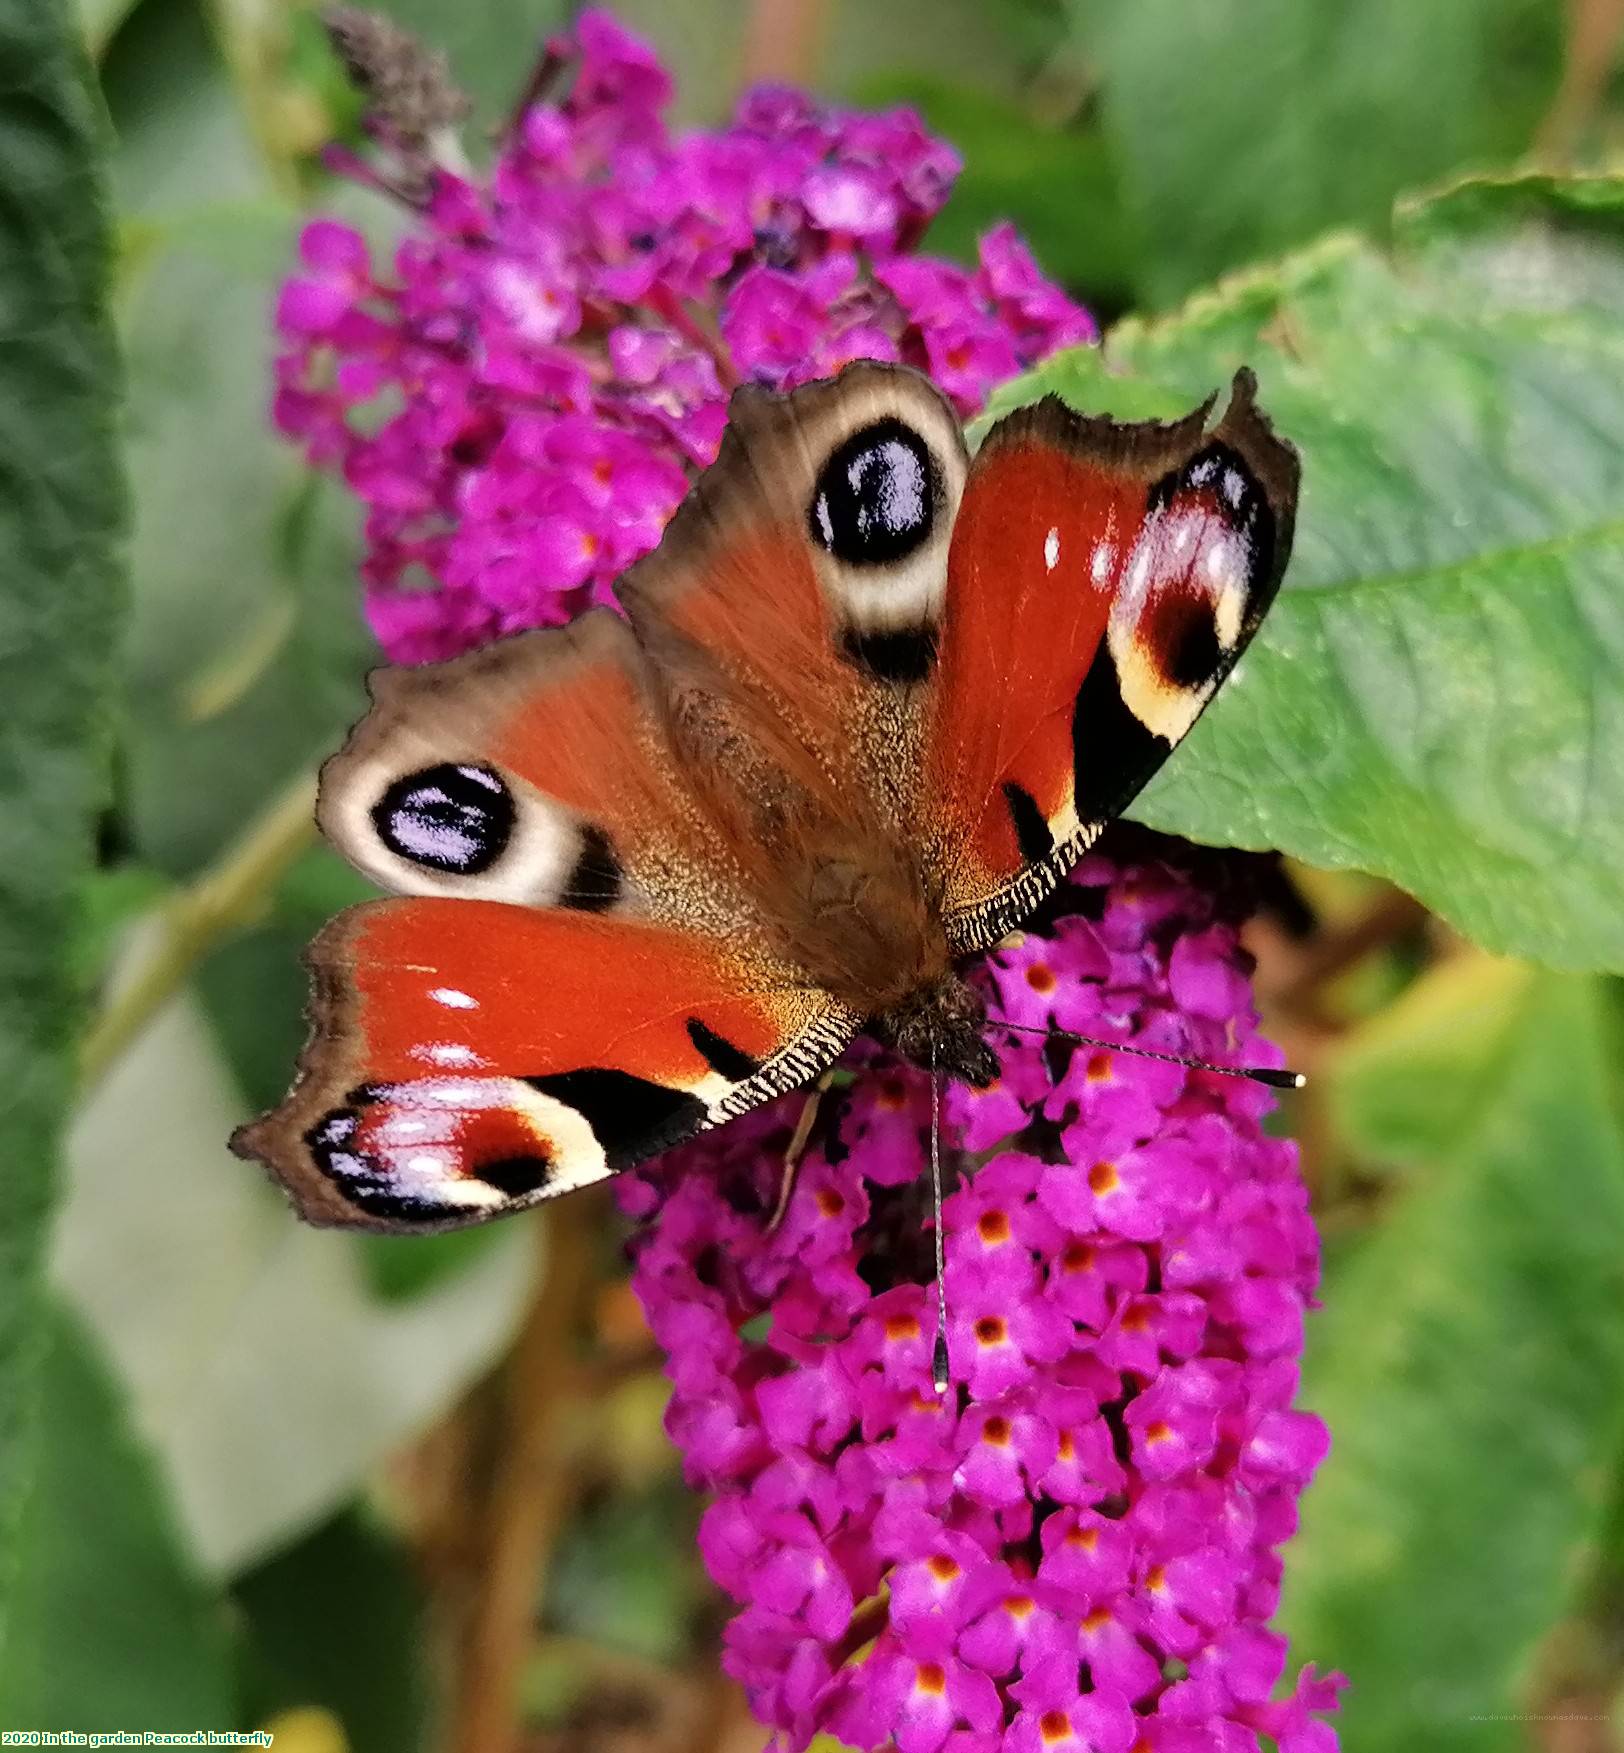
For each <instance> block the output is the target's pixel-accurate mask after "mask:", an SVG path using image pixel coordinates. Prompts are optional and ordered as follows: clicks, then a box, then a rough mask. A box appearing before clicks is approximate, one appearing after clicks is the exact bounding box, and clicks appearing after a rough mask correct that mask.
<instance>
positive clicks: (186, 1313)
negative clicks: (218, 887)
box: [53, 996, 536, 1573]
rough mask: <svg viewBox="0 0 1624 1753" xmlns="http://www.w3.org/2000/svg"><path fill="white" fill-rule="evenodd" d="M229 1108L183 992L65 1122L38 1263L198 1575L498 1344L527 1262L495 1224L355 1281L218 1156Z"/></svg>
mask: <svg viewBox="0 0 1624 1753" xmlns="http://www.w3.org/2000/svg"><path fill="white" fill-rule="evenodd" d="M243 1118H244V1107H243V1104H242V1101H241V1098H240V1097H239V1096H238V1094H237V1093H236V1090H235V1088H234V1086H233V1083H232V1079H231V1076H230V1074H229V1071H228V1069H227V1067H226V1065H225V1063H224V1061H223V1059H222V1057H221V1055H220V1052H219V1049H218V1047H217V1046H216V1044H215V1043H214V1041H213V1040H212V1038H211V1037H210V1034H209V1032H208V1030H207V1028H206V1026H205V1025H204V1022H203V1020H202V1017H201V1015H200V1013H199V1010H198V1007H197V1005H196V1003H195V1001H194V1000H193V999H192V998H191V997H190V996H187V997H185V998H183V999H182V1000H180V1001H178V1002H176V1003H174V1004H172V1005H170V1006H169V1008H168V1009H167V1010H166V1011H164V1012H163V1013H162V1014H161V1015H160V1016H159V1017H158V1018H157V1019H155V1021H154V1022H153V1023H152V1024H151V1025H149V1027H148V1028H147V1030H146V1031H145V1032H144V1033H143V1034H142V1036H141V1037H140V1038H139V1039H138V1040H137V1041H136V1042H135V1043H134V1045H133V1046H132V1047H131V1048H130V1049H129V1051H128V1052H127V1053H126V1054H125V1055H124V1057H123V1058H122V1059H121V1060H120V1061H119V1062H118V1063H117V1064H116V1065H115V1066H113V1068H112V1069H111V1070H110V1071H109V1073H108V1075H107V1076H106V1078H105V1079H104V1081H103V1082H102V1083H101V1084H100V1085H99V1087H98V1088H97V1090H96V1092H95V1094H94V1096H93V1097H92V1098H91V1100H90V1101H89V1102H88V1103H87V1104H86V1106H85V1109H84V1111H83V1112H82V1113H81V1114H80V1116H79V1118H78V1120H77V1122H76V1124H75V1127H74V1132H73V1139H72V1154H71V1169H72V1172H71V1176H70V1182H69V1189H68V1198H67V1201H66V1204H65V1206H64V1209H63V1212H62V1216H61V1220H60V1222H59V1224H58V1227H57V1236H56V1248H55V1254H54V1258H53V1271H54V1276H55V1279H56V1282H57V1284H58V1285H59V1286H61V1288H62V1290H63V1293H64V1295H65V1296H66V1297H67V1299H68V1300H69V1301H70V1302H71V1304H72V1306H73V1307H75V1308H76V1309H78V1310H79V1311H80V1312H81V1313H82V1314H83V1315H84V1316H85V1317H86V1318H87V1319H88V1321H89V1323H90V1325H91V1327H92V1329H93V1330H94V1332H95V1334H96V1336H97V1337H98V1338H99V1339H100V1341H101V1342H102V1344H103V1345H104V1346H105V1348H106V1351H107V1354H108V1357H109V1359H110V1360H111V1362H112V1363H113V1365H114V1367H115V1369H116V1371H117V1373H118V1375H119V1378H120V1379H121V1381H122V1382H123V1383H124V1385H125V1387H126V1389H127V1391H128V1392H129V1395H130V1397H131V1405H132V1417H133V1419H134V1422H135V1425H136V1428H137V1430H138V1431H140V1432H141V1434H142V1435H143V1436H145V1437H146V1439H147V1440H148V1441H149V1442H150V1443H151V1445H152V1447H153V1448H154V1450H155V1451H156V1452H157V1453H158V1454H159V1456H160V1457H161V1458H162V1460H163V1461H164V1463H165V1466H166V1469H167V1473H168V1477H169V1480H170V1483H171V1485H172V1488H173V1490H174V1493H175V1499H176V1503H177V1506H178V1508H179V1511H180V1515H181V1519H182V1523H183V1526H184V1527H185V1529H186V1531H187V1535H188V1539H189V1541H190V1543H191V1545H192V1547H193V1549H194V1550H195V1551H196V1552H197V1554H198V1557H199V1559H200V1560H201V1562H202V1563H203V1564H204V1566H205V1567H206V1568H207V1569H208V1570H209V1571H210V1572H211V1573H224V1572H227V1571H232V1570H236V1569H239V1568H241V1567H242V1566H243V1565H245V1564H248V1563H252V1562H254V1561H256V1560H258V1559H260V1558H262V1557H264V1556H265V1555H266V1554H267V1553H269V1552H271V1551H273V1550H275V1549H276V1548H278V1547H279V1546H281V1545H284V1544H285V1543H286V1542H287V1541H288V1540H290V1539H291V1538H293V1537H295V1536H296V1535H298V1534H299V1533H301V1532H302V1531H303V1530H304V1529H306V1528H309V1527H311V1526H312V1525H314V1524H316V1523H318V1522H320V1521H321V1520H322V1519H324V1518H325V1517H327V1516H329V1515H331V1514H332V1513H333V1512H334V1510H335V1509H337V1508H338V1507H339V1506H340V1505H341V1504H343V1503H346V1502H348V1501H349V1500H350V1499H351V1498H352V1497H353V1496H354V1494H355V1491H356V1488H357V1486H358V1484H359V1483H360V1482H361V1481H362V1480H363V1479H364V1478H365V1477H366V1475H367V1474H368V1472H369V1471H370V1470H371V1469H372V1468H373V1467H375V1466H376V1465H377V1464H378V1463H379V1461H380V1460H382V1459H383V1458H384V1456H386V1455H387V1454H388V1453H389V1452H390V1451H391V1450H392V1449H395V1448H397V1447H398V1446H399V1445H400V1444H402V1443H403V1442H406V1441H408V1440H409V1439H410V1438H411V1437H413V1436H414V1435H415V1434H416V1433H417V1432H418V1431H420V1430H421V1429H422V1428H423V1426H424V1425H425V1424H427V1423H428V1422H429V1421H430V1420H432V1419H433V1418H434V1417H435V1416H436V1415H437V1414H438V1413H439V1412H440V1411H441V1410H442V1409H443V1408H444V1407H445V1406H446V1405H447V1404H448V1403H449V1402H450V1401H451V1400H452V1399H453V1398H455V1396H456V1395H457V1394H458V1393H460V1392H461V1391H462V1390H463V1389H464V1388H465V1387H466V1386H467V1385H468V1383H469V1382H470V1381H471V1380H473V1379H474V1378H475V1377H477V1376H478V1375H479V1374H480V1373H482V1372H483V1371H484V1370H485V1369H487V1368H488V1367H489V1366H490V1364H491V1362H492V1361H493V1359H494V1358H495V1356H496V1355H497V1354H498V1353H499V1352H500V1350H501V1348H502V1347H503V1346H504V1345H505V1344H506V1343H507V1341H508V1339H509V1337H510V1336H511V1334H512V1331H513V1328H514V1325H515V1323H516V1321H517V1319H518V1317H519V1315H520V1313H521V1312H522V1310H523V1307H524V1303H525V1298H526V1296H527V1294H528V1291H529V1288H530V1284H531V1282H532V1277H533V1272H534V1261H535V1257H536V1236H535V1233H534V1231H533V1229H532V1228H531V1227H530V1225H529V1224H528V1222H526V1221H518V1222H514V1223H509V1224H504V1225H502V1226H500V1228H501V1230H502V1232H504V1233H502V1234H500V1235H499V1236H498V1237H497V1238H495V1239H494V1240H492V1241H491V1242H490V1243H489V1244H488V1245H487V1246H486V1247H485V1248H484V1249H483V1250H482V1251H481V1253H480V1254H479V1256H478V1257H477V1258H476V1259H475V1260H474V1261H472V1262H471V1263H469V1264H468V1265H466V1266H465V1267H464V1269H463V1270H461V1271H459V1272H456V1273H454V1274H451V1275H448V1276H445V1277H442V1278H441V1279H439V1280H437V1281H436V1282H435V1284H434V1285H433V1287H432V1289H431V1290H429V1291H428V1292H427V1293H426V1294H423V1295H420V1296H416V1297H413V1298H412V1299H411V1300H410V1301H395V1302H389V1301H384V1300H382V1299H380V1298H378V1297H377V1296H376V1295H374V1294H373V1292H372V1290H371V1287H370V1284H369V1282H368V1278H367V1274H366V1272H365V1271H364V1269H363V1266H362V1263H361V1261H360V1259H359V1258H358V1255H357V1252H356V1250H355V1247H354V1242H353V1238H352V1237H350V1236H347V1235H345V1234H343V1233H342V1232H340V1231H333V1230H315V1229H312V1228H310V1227H309V1226H308V1225H306V1224H302V1223H300V1222H298V1220H297V1219H296V1218H295V1217H294V1215H293V1213H292V1212H291V1210H290V1209H289V1208H288V1204H287V1201H286V1200H285V1199H284V1198H283V1197H282V1196H281V1195H280V1194H279V1193H278V1192H276V1191H275V1190H274V1189H273V1188H272V1187H271V1186H270V1185H269V1183H268V1181H267V1179H266V1177H265V1176H264V1175H263V1174H262V1173H261V1172H260V1171H259V1170H258V1169H257V1168H256V1167H255V1166H254V1165H253V1164H251V1163H244V1162H239V1161H238V1160H237V1159H236V1158H234V1157H232V1156H230V1155H229V1154H228V1153H227V1151H226V1144H225V1141H226V1138H227V1137H228V1135H229V1134H230V1132H231V1129H232V1127H233V1126H234V1125H236V1124H237V1122H238V1121H240V1120H241V1119H243Z"/></svg>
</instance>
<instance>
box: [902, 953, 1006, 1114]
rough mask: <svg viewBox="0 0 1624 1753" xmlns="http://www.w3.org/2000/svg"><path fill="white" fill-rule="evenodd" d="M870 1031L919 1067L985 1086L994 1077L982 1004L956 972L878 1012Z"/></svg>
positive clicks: (995, 1064)
mask: <svg viewBox="0 0 1624 1753" xmlns="http://www.w3.org/2000/svg"><path fill="white" fill-rule="evenodd" d="M871 1027H872V1029H873V1032H874V1034H875V1035H876V1036H878V1038H879V1039H880V1040H881V1041H883V1042H884V1043H885V1044H886V1045H887V1046H888V1047H894V1048H895V1049H896V1050H897V1052H898V1053H900V1054H901V1055H902V1057H903V1058H904V1059H907V1060H910V1061H911V1062H912V1063H913V1064H915V1065H917V1066H919V1067H920V1069H921V1070H923V1071H940V1072H942V1073H943V1074H944V1075H945V1076H947V1077H956V1078H959V1079H961V1080H962V1081H963V1082H965V1083H968V1084H972V1085H974V1087H975V1088H977V1089H985V1088H986V1086H987V1085H988V1084H990V1083H993V1082H994V1081H995V1080H996V1079H997V1077H998V1070H999V1067H998V1056H997V1054H996V1053H994V1052H993V1050H992V1048H991V1047H989V1046H988V1045H987V1040H986V1033H985V1031H986V1027H987V1006H986V1004H985V1003H984V1002H983V1000H982V997H981V994H980V993H979V992H977V991H976V990H975V988H974V987H973V986H970V985H968V984H967V983H966V982H965V981H963V980H961V979H960V978H959V976H958V975H957V974H955V973H952V972H948V973H946V974H943V975H942V976H941V978H940V979H938V980H935V981H933V982H932V983H931V984H930V985H928V986H921V987H920V988H919V989H918V990H917V991H916V992H912V993H910V994H909V995H908V997H906V998H905V999H903V1000H902V1002H901V1003H900V1004H896V1005H893V1006H892V1007H891V1009H890V1010H888V1011H885V1012H883V1013H882V1014H881V1015H880V1016H877V1017H876V1018H875V1019H874V1021H873V1023H872V1025H871Z"/></svg>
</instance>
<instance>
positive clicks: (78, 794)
mask: <svg viewBox="0 0 1624 1753" xmlns="http://www.w3.org/2000/svg"><path fill="white" fill-rule="evenodd" d="M72 28H73V27H72V20H71V19H70V18H68V17H67V16H66V15H64V14H63V13H62V12H61V11H60V10H59V9H58V8H56V7H49V6H12V7H8V8H7V9H6V11H5V15H4V22H3V23H0V163H3V164H4V165H5V189H6V193H5V199H4V202H3V203H0V474H3V478H4V481H5V490H4V493H3V494H0V577H3V578H4V581H5V583H4V597H3V601H0V701H4V710H3V713H0V820H3V821H4V822H5V834H6V839H5V857H4V859H3V860H0V990H4V992H5V994H6V998H7V1003H6V1006H5V1011H4V1021H3V1023H0V1068H3V1071H4V1077H5V1090H6V1093H5V1099H4V1101H3V1102H0V1162H3V1163H4V1164H5V1177H6V1218H5V1223H4V1225H3V1226H0V1552H3V1551H4V1550H5V1549H6V1546H7V1539H6V1525H7V1524H8V1523H9V1521H10V1520H11V1518H12V1517H13V1516H14V1515H15V1513H16V1507H17V1503H18V1501H19V1496H20V1494H21V1493H22V1492H23V1491H25V1490H26V1486H27V1479H28V1472H29V1467H30V1458H31V1449H32V1440H33V1431H34V1419H35V1413H36V1407H35V1391H34V1374H35V1368H36V1365H37V1363H38V1359H39V1355H40V1350H41V1344H42V1334H41V1326H40V1324H41V1311H42V1302H41V1291H40V1275H41V1269H42V1265H43V1260H44V1249H45V1234H46V1224H47V1221H48V1219H49V1216H50V1209H51V1204H52V1198H53V1188H54V1183H55V1179H56V1160H57V1156H58V1152H59V1146H60V1137H61V1128H62V1122H63V1115H64V1112H65V1110H66V1108H67V1106H68V1103H69V1101H70V1098H71V1093H72V1088H73V1079H74V1049H75V1046H76V1042H77V1036H78V1031H79V1027H80V1023H81V1021H82V1005H81V1000H82V997H83V993H82V989H81V982H80V979H79V972H80V962H79V960H78V957H77V954H76V945H77V939H78V934H79V929H80V923H81V915H82V911H83V899H84V890H85V886H86V882H87V880H88V877H89V873H90V869H91V865H92V862H93V856H94V840H95V825H96V821H97V818H98V815H99V813H100V811H101V810H102V808H103V806H104V804H105V800H106V792H107V771H108V762H107V756H108V736H107V731H108V724H107V711H108V696H109V691H110V684H111V659H112V653H113V650H114V647H115V645H116V643H117V641H118V638H119V634H120V628H121V619H122V610H123V591H122V578H121V568H120V564H119V542H120V538H121V535H122V530H123V523H124V500H123V488H122V482H121V478H120V474H119V467H118V460H117V451H116V448H115V444H114V433H113V423H114V416H115V409H116V405H117V399H118V391H119V381H118V371H117V365H116V361H115V357H114V351H113V345H112V335H111V331H110V328H109V325H108V323H107V320H106V316H105V294H106V286H107V279H108V271H109V260H110V258H109V239H108V231H107V224H106V218H105V214H104V209H103V189H102V175H101V158H102V146H103V141H102V129H101V124H100V119H99V117H98V115H97V113H96V110H95V106H94V104H93V101H92V98H91V95H90V92H89V90H88V88H87V86H86V83H85V81H86V68H85V64H84V56H83V50H82V49H81V47H80V45H79V43H78V41H77V40H76V38H75V37H74V36H73V35H71V34H70V32H71V31H72ZM5 1568H6V1567H5V1566H4V1565H0V1605H3V1597H4V1593H5V1585H6V1576H5Z"/></svg>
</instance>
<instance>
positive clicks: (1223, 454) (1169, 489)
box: [1148, 441, 1276, 590]
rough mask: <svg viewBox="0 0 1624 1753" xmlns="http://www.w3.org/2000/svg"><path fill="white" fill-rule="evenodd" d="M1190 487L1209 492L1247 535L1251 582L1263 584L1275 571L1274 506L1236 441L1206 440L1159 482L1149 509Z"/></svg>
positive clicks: (1242, 534) (1191, 490) (1226, 516)
mask: <svg viewBox="0 0 1624 1753" xmlns="http://www.w3.org/2000/svg"><path fill="white" fill-rule="evenodd" d="M1187 493H1205V494H1210V495H1211V497H1212V500H1213V502H1214V503H1215V504H1216V506H1217V508H1218V510H1219V513H1220V515H1221V516H1222V517H1223V520H1224V522H1225V523H1227V524H1228V525H1229V527H1230V528H1231V529H1232V530H1234V531H1235V532H1236V534H1237V535H1239V536H1240V537H1241V538H1242V539H1243V540H1244V541H1245V544H1246V553H1247V573H1248V578H1247V582H1248V584H1249V585H1250V586H1251V587H1252V588H1253V589H1254V590H1256V589H1259V588H1261V587H1262V586H1263V585H1264V584H1265V583H1266V582H1267V581H1268V580H1269V579H1270V578H1271V577H1272V576H1273V573H1274V546H1275V535H1276V532H1275V522H1274V512H1273V510H1272V509H1271V508H1270V505H1269V496H1268V494H1267V493H1265V492H1264V490H1263V485H1262V483H1261V482H1260V481H1259V480H1258V479H1257V477H1256V475H1255V474H1254V473H1253V472H1252V468H1251V465H1250V464H1249V463H1248V462H1247V460H1246V458H1245V457H1243V456H1242V455H1241V453H1240V452H1239V451H1238V450H1236V449H1235V448H1234V447H1233V446H1232V445H1227V444H1220V443H1218V442H1217V441H1214V442H1213V443H1211V444H1208V445H1204V446H1203V447H1202V448H1201V449H1200V450H1198V451H1197V452H1196V453H1195V455H1194V456H1193V457H1191V458H1190V460H1189V461H1188V462H1187V463H1186V464H1185V465H1184V466H1183V468H1180V469H1174V470H1173V471H1172V473H1171V474H1167V475H1163V476H1162V478H1161V480H1159V481H1158V482H1156V484H1155V485H1154V486H1153V487H1152V488H1151V490H1150V493H1149V496H1148V503H1149V506H1150V509H1151V510H1152V511H1155V510H1157V509H1158V508H1159V507H1161V506H1165V505H1168V504H1170V503H1171V502H1172V501H1173V500H1174V499H1175V498H1177V497H1178V496H1179V495H1180V494H1187Z"/></svg>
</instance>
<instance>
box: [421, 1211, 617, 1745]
mask: <svg viewBox="0 0 1624 1753" xmlns="http://www.w3.org/2000/svg"><path fill="white" fill-rule="evenodd" d="M600 1212H601V1205H600V1201H599V1200H598V1199H597V1198H595V1197H594V1196H592V1195H589V1194H580V1193H577V1194H572V1195H571V1196H570V1197H569V1198H567V1199H562V1200H560V1201H559V1202H558V1204H556V1205H554V1206H551V1207H549V1209H548V1212H547V1222H546V1224H545V1226H543V1227H541V1228H539V1229H538V1240H539V1241H540V1244H541V1246H542V1247H543V1249H544V1250H545V1257H544V1261H543V1267H542V1280H541V1285H540V1289H539V1291H538V1292H537V1295H536V1298H535V1301H534V1302H533V1304H532V1305H531V1309H530V1312H529V1314H528V1315H527V1316H526V1318H525V1323H524V1326H523V1328H522V1329H521V1330H520V1333H519V1336H518V1338H517V1340H516V1341H515V1342H514V1347H513V1351H512V1355H511V1356H510V1358H509V1360H508V1365H507V1369H506V1371H505V1376H504V1384H503V1405H502V1412H501V1415H500V1417H499V1419H498V1430H497V1433H496V1434H497V1442H498V1445H499V1447H498V1449H497V1454H496V1460H495V1473H494V1477H493V1479H492V1482H491V1488H490V1495H489V1499H488V1501H487V1505H486V1513H485V1517H484V1528H483V1534H482V1537H481V1538H480V1540H479V1542H478V1544H479V1557H478V1568H477V1571H476V1573H475V1581H474V1588H475V1594H474V1598H473V1600H472V1601H471V1602H470V1604H469V1607H468V1611H467V1615H466V1618H465V1620H464V1622H463V1626H462V1634H461V1639H460V1648H459V1650H458V1653H457V1675H456V1683H455V1693H456V1697H455V1703H454V1706H453V1713H452V1725H451V1735H450V1746H451V1747H452V1749H453V1750H454V1753H515V1750H516V1749H517V1747H518V1745H519V1735H520V1730H521V1727H522V1723H521V1710H520V1692H519V1682H520V1678H521V1675H522V1673H523V1669H524V1663H525V1658H526V1656H527V1655H528V1653H529V1651H530V1648H531V1643H532V1639H533V1637H534V1632H535V1618H536V1610H537V1605H538V1603H539V1601H540V1600H541V1598H542V1594H543V1591H544V1589H545V1586H546V1580H547V1571H548V1566H549V1563H550V1560H551V1558H552V1553H553V1548H554V1546H555V1544H556V1542H557V1538H558V1534H559V1530H560V1529H561V1528H562V1526H563V1524H564V1520H565V1518H566V1516H567V1515H568V1513H569V1507H570V1502H571V1499H572V1496H573V1492H574V1483H573V1480H572V1478H571V1476H570V1474H569V1472H568V1470H567V1469H566V1468H565V1466H564V1465H563V1464H562V1461H561V1458H560V1454H559V1438H560V1435H561V1432H562V1430H563V1427H564V1423H565V1420H566V1418H567V1416H568V1414H569V1411H570V1408H571V1406H572V1404H573V1402H574V1398H575V1393H576V1390H577V1388H578V1386H579V1381H580V1374H579V1370H578V1367H577V1361H576V1356H577V1347H578V1341H579V1336H580V1333H581V1331H582V1328H583V1327H584V1325H585V1311H586V1307H587V1304H588V1302H589V1300H590V1293H591V1290H592V1287H593V1282H594V1273H593V1270H592V1261H593V1254H594V1248H593V1239H594V1236H595V1234H596V1232H597V1227H598V1218H599V1215H600Z"/></svg>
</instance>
